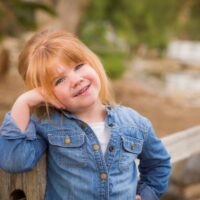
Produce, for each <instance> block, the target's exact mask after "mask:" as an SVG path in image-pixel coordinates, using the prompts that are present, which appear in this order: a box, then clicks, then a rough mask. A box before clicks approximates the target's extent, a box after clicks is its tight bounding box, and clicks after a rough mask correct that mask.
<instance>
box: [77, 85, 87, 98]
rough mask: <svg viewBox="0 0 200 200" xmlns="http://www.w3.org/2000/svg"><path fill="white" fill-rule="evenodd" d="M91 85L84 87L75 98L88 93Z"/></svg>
mask: <svg viewBox="0 0 200 200" xmlns="http://www.w3.org/2000/svg"><path fill="white" fill-rule="evenodd" d="M90 85H91V84H89V85H86V86H85V87H83V88H82V89H80V90H79V91H78V92H77V93H76V94H75V95H74V97H77V96H80V95H83V94H85V93H86V92H87V90H88V89H89V87H90Z"/></svg>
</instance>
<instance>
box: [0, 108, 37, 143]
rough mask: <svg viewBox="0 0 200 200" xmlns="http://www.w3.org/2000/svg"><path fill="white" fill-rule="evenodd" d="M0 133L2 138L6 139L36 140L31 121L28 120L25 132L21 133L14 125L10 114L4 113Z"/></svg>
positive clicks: (33, 125)
mask: <svg viewBox="0 0 200 200" xmlns="http://www.w3.org/2000/svg"><path fill="white" fill-rule="evenodd" d="M0 133H1V135H2V136H3V137H6V138H7V139H22V138H25V139H27V140H34V139H36V129H35V124H34V123H33V121H32V120H31V119H30V122H29V124H28V127H27V128H26V130H25V131H23V132H22V131H21V130H20V129H19V128H18V127H17V125H16V124H15V122H14V120H13V119H12V117H11V114H10V112H8V113H6V115H5V118H4V120H3V123H2V126H1V127H0Z"/></svg>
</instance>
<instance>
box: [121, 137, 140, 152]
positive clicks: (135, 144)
mask: <svg viewBox="0 0 200 200" xmlns="http://www.w3.org/2000/svg"><path fill="white" fill-rule="evenodd" d="M121 138H122V143H123V147H124V149H125V150H126V151H128V152H131V153H135V154H139V153H140V152H141V151H142V145H143V141H142V140H141V139H138V138H133V137H130V136H121Z"/></svg>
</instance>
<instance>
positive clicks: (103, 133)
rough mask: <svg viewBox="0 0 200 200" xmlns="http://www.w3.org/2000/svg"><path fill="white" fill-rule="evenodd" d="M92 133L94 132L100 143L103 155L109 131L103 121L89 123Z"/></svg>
mask: <svg viewBox="0 0 200 200" xmlns="http://www.w3.org/2000/svg"><path fill="white" fill-rule="evenodd" d="M89 125H90V127H91V128H92V130H93V131H94V133H95V134H96V136H97V138H98V140H99V143H100V145H101V150H102V152H103V155H105V153H106V148H107V145H108V142H109V139H110V132H109V129H108V127H107V126H106V125H105V122H97V123H91V124H89Z"/></svg>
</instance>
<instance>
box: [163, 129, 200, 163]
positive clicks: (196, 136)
mask: <svg viewBox="0 0 200 200" xmlns="http://www.w3.org/2000/svg"><path fill="white" fill-rule="evenodd" d="M162 142H163V143H164V145H165V146H166V148H167V150H168V152H169V153H170V155H171V156H172V163H174V162H178V161H180V160H183V159H186V158H189V157H190V156H192V155H195V154H198V153H200V126H195V127H193V128H190V129H186V130H183V131H180V132H176V133H174V134H171V135H169V136H166V137H164V138H162Z"/></svg>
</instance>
